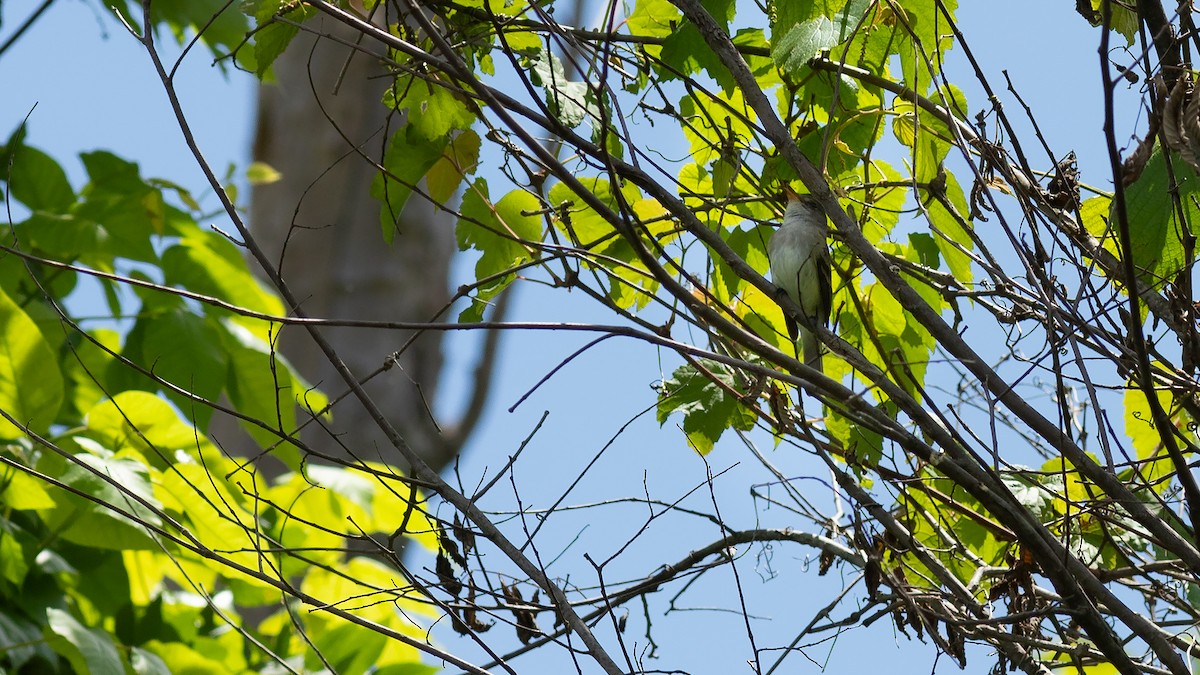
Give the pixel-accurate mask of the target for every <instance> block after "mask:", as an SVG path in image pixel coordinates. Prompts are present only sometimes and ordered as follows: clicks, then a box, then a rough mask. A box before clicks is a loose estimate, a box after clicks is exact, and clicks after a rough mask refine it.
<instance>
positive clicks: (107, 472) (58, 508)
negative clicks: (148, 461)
mask: <svg viewBox="0 0 1200 675" xmlns="http://www.w3.org/2000/svg"><path fill="white" fill-rule="evenodd" d="M76 440H77V442H78V443H79V445H80V446H81V447H82V446H88V447H92V448H94V449H96V450H97V451H99V452H104V450H103V449H102V448H101V447H100V446H99V445H98V444H96V443H94V442H91V441H90V440H89V439H86V438H80V439H76ZM47 461H48V462H57V461H62V460H61V458H57V456H56V459H53V460H47ZM39 468H44V469H46V470H47V472H49V471H50V468H49V467H48V466H46V467H43V466H42V465H41V464H39ZM102 476H107V477H108V478H109V479H110V480H106V479H105V478H102ZM58 478H59V480H61V481H62V482H63V483H64V484H65V485H67V486H68V487H70V488H73V491H71V492H66V491H56V492H55V495H54V499H55V502H56V505H55V507H54V508H53V509H50V510H48V511H43V512H42V514H43V519H44V520H45V521H46V526H47V527H49V528H50V529H51V530H55V531H57V532H58V536H60V537H61V538H63V539H65V540H67V541H70V542H72V543H75V544H79V545H81V546H91V547H94V548H102V549H108V550H114V551H122V550H158V549H159V545H158V544H157V543H155V541H154V539H153V538H152V537H151V536H150V534H149V533H148V532H147V530H146V528H145V526H143V525H142V524H140V523H139V522H138V520H140V521H142V522H145V523H148V524H151V525H159V524H160V523H161V520H160V519H159V518H158V516H157V515H155V513H154V512H153V511H151V510H150V509H149V508H147V507H146V506H145V505H144V504H142V503H141V502H139V501H138V500H137V499H134V496H136V497H139V498H140V499H141V500H142V501H144V502H146V503H147V504H150V505H151V506H159V503H158V500H157V499H155V497H154V491H153V488H152V487H151V485H150V479H149V473H148V471H147V469H146V466H145V465H144V464H142V463H141V462H138V461H135V460H132V459H124V458H116V457H112V456H111V453H109V455H108V456H99V455H94V454H88V453H79V454H77V455H75V456H74V459H73V460H72V461H68V462H67V464H66V467H65V469H64V470H63V471H62V473H61V475H59V476H58ZM81 495H90V496H91V497H92V498H93V499H94V500H95V501H93V499H86V498H84V497H82V496H81ZM97 502H99V503H97ZM101 504H107V505H111V506H113V507H115V508H116V509H118V510H119V511H120V512H118V511H116V510H113V509H112V508H109V507H108V506H101ZM126 513H128V514H130V515H129V516H127V515H125V514H126ZM134 518H137V520H134Z"/></svg>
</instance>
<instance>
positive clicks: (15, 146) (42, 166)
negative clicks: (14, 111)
mask: <svg viewBox="0 0 1200 675" xmlns="http://www.w3.org/2000/svg"><path fill="white" fill-rule="evenodd" d="M18 133H20V132H18ZM16 136H17V134H14V138H10V139H9V145H8V146H0V158H3V159H5V160H7V161H8V162H11V166H9V165H4V166H0V181H3V182H7V183H8V189H9V194H11V195H12V197H13V198H14V199H16V200H17V201H19V202H21V203H22V204H24V205H25V206H27V207H29V209H30V210H31V211H46V212H49V213H66V211H67V209H69V208H71V205H72V204H74V203H75V191H74V190H73V189H71V183H70V182H69V181H68V180H67V173H66V172H65V171H63V169H62V167H61V166H59V165H58V162H56V161H54V159H52V158H51V157H50V155H47V154H46V153H44V152H42V151H41V150H38V149H36V148H32V147H30V146H28V145H24V144H22V143H20V142H19V139H18V138H15V137H16ZM14 141H17V142H15V143H14ZM10 148H11V150H10Z"/></svg>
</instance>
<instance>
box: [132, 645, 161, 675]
mask: <svg viewBox="0 0 1200 675" xmlns="http://www.w3.org/2000/svg"><path fill="white" fill-rule="evenodd" d="M129 665H130V666H132V667H133V672H134V673H135V675H171V669H170V668H168V667H167V663H166V661H163V660H162V657H160V656H159V655H158V654H155V653H154V652H150V651H147V650H145V649H142V648H141V647H130V649H129Z"/></svg>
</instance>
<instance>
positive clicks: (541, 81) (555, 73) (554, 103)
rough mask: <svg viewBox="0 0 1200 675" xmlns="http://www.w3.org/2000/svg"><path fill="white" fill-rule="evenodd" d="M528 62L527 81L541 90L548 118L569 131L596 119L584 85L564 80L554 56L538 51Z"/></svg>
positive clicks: (590, 98) (592, 100)
mask: <svg viewBox="0 0 1200 675" xmlns="http://www.w3.org/2000/svg"><path fill="white" fill-rule="evenodd" d="M532 62H533V67H532V69H531V70H530V73H529V79H530V81H532V82H533V83H534V84H535V85H538V86H539V87H541V88H542V89H543V90H545V92H546V106H547V107H548V108H549V110H550V115H551V116H552V117H554V118H555V119H557V120H558V121H559V122H561V123H563V124H564V125H566V126H568V127H571V128H575V127H577V126H579V125H580V124H583V121H584V120H585V119H591V120H594V121H597V120H599V118H600V114H599V112H598V111H597V108H596V100H595V97H594V96H593V95H592V92H591V90H590V88H589V87H588V86H587V83H585V82H578V81H574V80H571V79H570V78H568V77H567V72H566V70H565V69H564V68H563V65H562V61H560V60H559V59H558V57H557V56H555V55H554V54H552V53H550V52H547V51H541V50H539V51H538V53H537V54H536V55H535V56H534V57H532Z"/></svg>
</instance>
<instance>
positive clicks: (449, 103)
mask: <svg viewBox="0 0 1200 675" xmlns="http://www.w3.org/2000/svg"><path fill="white" fill-rule="evenodd" d="M383 103H384V105H386V106H387V107H389V108H393V109H396V110H407V111H408V124H407V129H408V131H407V134H408V137H409V138H412V139H414V140H419V141H424V142H436V143H443V142H445V141H446V139H447V137H448V136H449V135H450V133H451V132H452V131H461V130H465V129H470V128H471V125H472V124H474V123H475V113H473V112H471V108H469V107H468V106H467V104H466V103H465V102H464V101H463V99H461V98H459V97H458V96H457V95H455V94H454V93H453V92H451V91H450V90H448V89H446V88H445V87H442V86H437V85H435V84H434V83H432V82H430V81H429V80H427V79H425V78H423V77H416V76H413V77H410V78H400V79H399V80H397V81H396V82H395V84H393V85H392V87H390V88H389V89H388V90H387V91H386V92H384V96H383Z"/></svg>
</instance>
